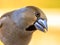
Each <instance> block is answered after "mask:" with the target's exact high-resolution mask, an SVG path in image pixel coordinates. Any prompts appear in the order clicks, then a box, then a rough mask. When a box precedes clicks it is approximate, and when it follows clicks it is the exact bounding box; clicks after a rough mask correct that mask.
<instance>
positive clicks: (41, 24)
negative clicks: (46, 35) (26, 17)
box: [34, 19, 47, 32]
mask: <svg viewBox="0 0 60 45" xmlns="http://www.w3.org/2000/svg"><path fill="white" fill-rule="evenodd" d="M34 26H35V27H36V29H38V30H41V31H43V32H46V31H47V20H43V19H38V20H37V21H36V22H35V23H34Z"/></svg>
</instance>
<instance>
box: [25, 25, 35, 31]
mask: <svg viewBox="0 0 60 45" xmlns="http://www.w3.org/2000/svg"><path fill="white" fill-rule="evenodd" d="M34 30H36V28H35V26H34V25H30V26H29V27H28V28H26V31H34Z"/></svg>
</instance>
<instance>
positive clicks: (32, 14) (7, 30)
mask: <svg viewBox="0 0 60 45" xmlns="http://www.w3.org/2000/svg"><path fill="white" fill-rule="evenodd" d="M36 30H40V31H41V32H46V31H47V30H48V26H47V17H46V15H45V14H44V12H43V11H42V10H41V9H40V8H38V7H36V6H25V7H23V8H20V9H16V10H13V11H10V12H7V13H5V14H3V15H2V16H1V17H0V40H1V41H2V42H3V44H4V45H28V44H29V42H30V40H31V38H32V34H33V33H34V32H35V31H36Z"/></svg>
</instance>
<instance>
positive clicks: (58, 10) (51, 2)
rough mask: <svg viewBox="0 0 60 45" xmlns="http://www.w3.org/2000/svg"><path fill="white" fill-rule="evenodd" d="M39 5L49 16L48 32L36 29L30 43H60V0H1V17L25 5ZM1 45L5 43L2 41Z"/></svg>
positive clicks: (41, 44) (50, 44)
mask: <svg viewBox="0 0 60 45" xmlns="http://www.w3.org/2000/svg"><path fill="white" fill-rule="evenodd" d="M30 5H32V6H36V7H39V8H40V9H41V10H42V11H43V12H44V13H45V14H46V16H47V19H48V32H46V33H43V32H41V31H38V30H37V31H35V32H34V33H33V36H32V39H31V41H30V43H29V45H60V0H0V17H1V16H2V15H3V14H4V13H6V12H9V11H12V10H15V9H19V8H22V7H25V6H30ZM0 45H4V44H3V43H2V42H1V41H0Z"/></svg>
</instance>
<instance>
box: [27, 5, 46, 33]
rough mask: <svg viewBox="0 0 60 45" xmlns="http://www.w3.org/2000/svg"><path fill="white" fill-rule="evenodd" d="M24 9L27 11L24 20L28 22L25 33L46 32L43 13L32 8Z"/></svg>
mask: <svg viewBox="0 0 60 45" xmlns="http://www.w3.org/2000/svg"><path fill="white" fill-rule="evenodd" d="M26 9H27V10H28V12H27V15H26V19H27V20H28V21H27V24H28V27H27V28H26V30H27V31H33V30H40V31H42V32H46V31H47V17H46V15H45V14H44V13H43V11H42V10H41V9H39V8H37V7H34V6H27V7H26ZM28 15H29V16H28ZM27 17H28V18H27Z"/></svg>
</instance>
